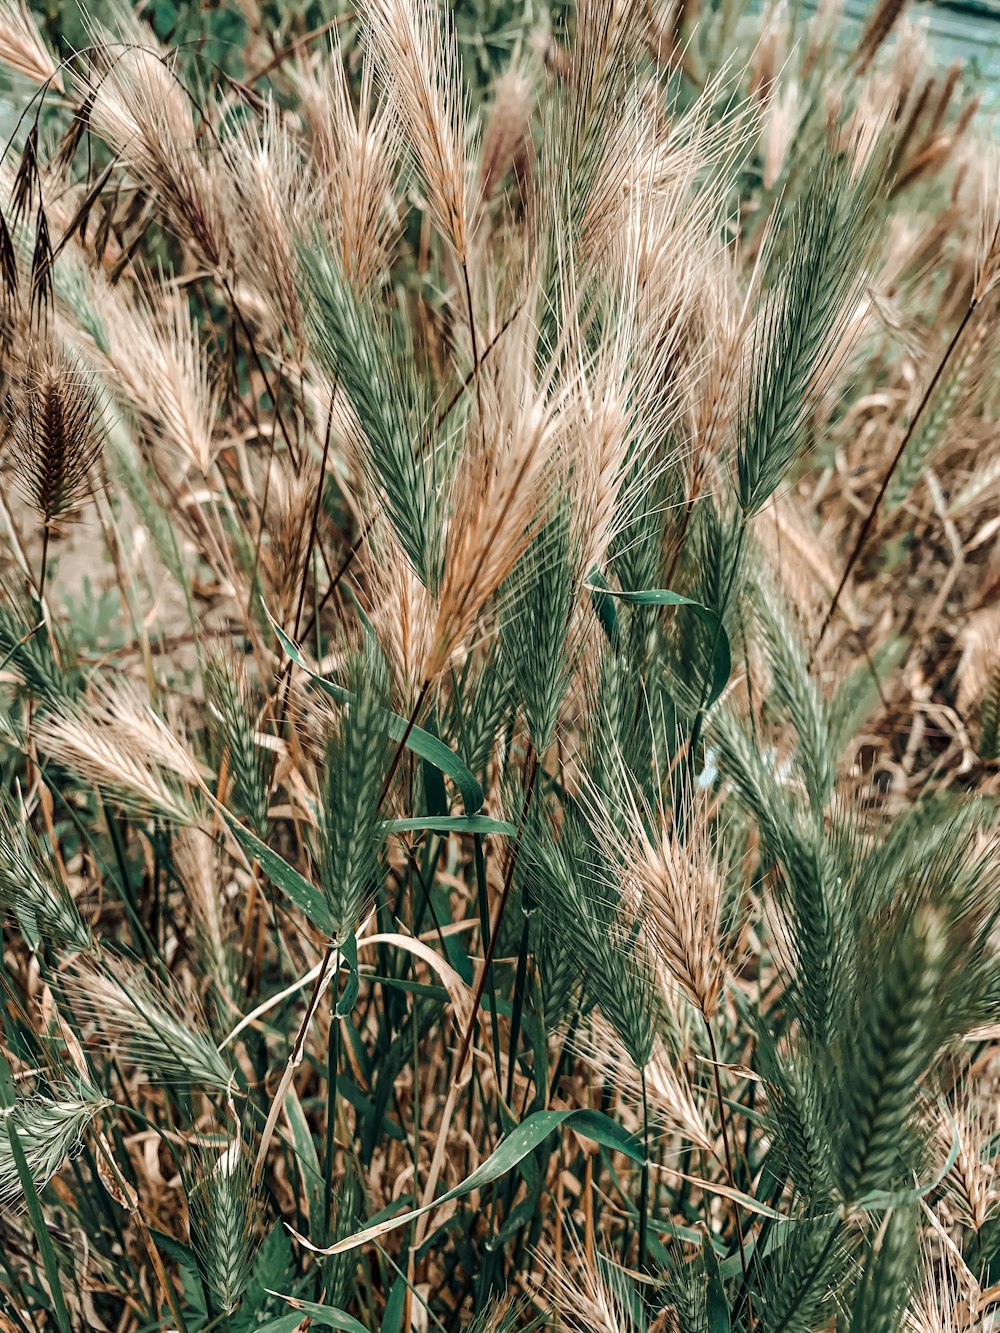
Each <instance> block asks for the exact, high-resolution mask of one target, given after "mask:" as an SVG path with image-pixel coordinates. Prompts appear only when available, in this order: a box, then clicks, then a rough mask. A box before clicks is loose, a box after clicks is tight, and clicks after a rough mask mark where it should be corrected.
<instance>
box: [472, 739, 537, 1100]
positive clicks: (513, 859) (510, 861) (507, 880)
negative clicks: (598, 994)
mask: <svg viewBox="0 0 1000 1333" xmlns="http://www.w3.org/2000/svg"><path fill="white" fill-rule="evenodd" d="M530 762H531V774H530V776H529V778H528V785H527V788H526V789H525V793H524V803H523V804H522V806H521V818H520V819H519V821H518V825H517V834H516V836H515V838H514V846H513V848H512V849H511V853H510V856H509V857H508V858H507V867H506V869H505V871H504V879H503V890H502V892H501V894H500V906H499V907H498V908H497V919H496V924H495V925H494V926H493V934H492V935H491V937H490V942H489V946H488V947H487V950H486V957H485V958H484V959H483V969H482V971H481V972H480V974H479V981H478V983H477V985H476V993H475V995H474V996H473V999H472V1013H471V1014H470V1015H469V1021H468V1023H467V1024H466V1028H465V1033H464V1035H463V1037H462V1045H461V1047H460V1048H459V1052H458V1060H457V1061H456V1064H455V1078H456V1079H458V1078H461V1076H462V1071H463V1069H464V1068H465V1060H466V1056H467V1055H468V1054H469V1047H470V1045H471V1044H472V1034H473V1032H474V1031H475V1030H476V1021H477V1017H478V1014H479V1006H480V1004H482V1001H483V992H484V991H485V990H486V980H487V977H488V976H489V974H490V970H491V969H492V967H493V955H494V953H495V952H496V947H497V940H498V939H499V938H500V926H501V924H502V922H503V915H504V912H505V911H506V910H507V900H508V898H509V897H510V886H511V884H512V883H513V882H514V867H515V865H516V864H517V856H518V852H519V851H520V850H521V839H522V838H523V836H524V825H525V821H526V819H527V815H528V806H529V805H530V804H531V798H532V796H533V795H534V791H535V783H536V781H537V779H538V755H537V754H536V753H535V752H534V750H532V755H531V761H530Z"/></svg>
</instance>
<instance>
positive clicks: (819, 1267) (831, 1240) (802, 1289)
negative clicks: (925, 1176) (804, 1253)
mask: <svg viewBox="0 0 1000 1333" xmlns="http://www.w3.org/2000/svg"><path fill="white" fill-rule="evenodd" d="M839 1235H840V1225H839V1223H838V1224H837V1225H836V1226H835V1227H834V1228H833V1230H832V1231H831V1232H830V1234H829V1236H828V1237H827V1238H826V1243H825V1244H824V1246H823V1248H822V1250H820V1252H819V1254H818V1255H817V1256H816V1262H815V1263H814V1264H813V1266H812V1269H811V1270H810V1273H809V1277H808V1279H807V1280H806V1281H805V1282H803V1283H802V1284H801V1285H800V1286H799V1290H798V1292H797V1293H796V1295H795V1298H794V1300H793V1301H792V1304H791V1305H790V1306H789V1307H788V1309H787V1310H786V1311H785V1314H784V1318H783V1319H782V1321H781V1323H780V1324H776V1325H775V1328H774V1333H784V1330H785V1329H786V1328H788V1326H789V1324H790V1323H791V1322H792V1318H793V1316H794V1315H795V1314H796V1312H797V1311H798V1308H799V1306H800V1305H801V1304H802V1300H803V1297H804V1296H805V1295H806V1293H807V1292H809V1291H810V1290H811V1288H812V1285H813V1283H814V1282H815V1281H816V1279H817V1277H818V1276H819V1275H820V1273H821V1272H822V1271H823V1265H824V1264H825V1263H826V1261H827V1259H829V1257H830V1251H831V1250H832V1249H833V1247H834V1245H835V1244H836V1241H837V1237H838V1236H839ZM747 1300H748V1301H749V1290H748V1292H747Z"/></svg>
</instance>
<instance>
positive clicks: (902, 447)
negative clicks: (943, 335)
mask: <svg viewBox="0 0 1000 1333" xmlns="http://www.w3.org/2000/svg"><path fill="white" fill-rule="evenodd" d="M975 310H976V301H975V300H973V301H972V302H970V304H969V308H968V310H966V312H965V314H964V315H963V316H962V320H961V322H960V324H959V326H958V328H957V329H956V330H955V332H954V334H953V335H952V338H951V342H950V343H949V344H948V346H947V348H946V349H945V353H944V356H943V357H942V358H941V360H940V361H939V362H938V364H937V369H936V370H935V371H934V374H933V375H932V376H931V378H930V382H929V383H928V385H927V388H926V389H925V390H924V395H923V397H922V398H921V400H920V402H919V404H918V405H917V410H916V411H915V412H914V414H913V416H912V418H911V420H910V424H909V426H907V428H906V432H905V433H904V435H903V438H902V440H901V441H900V442H899V447H898V449H897V450H896V452H895V454H894V455H893V459H892V462H891V463H890V464H889V467H888V469H887V471H886V474H885V476H884V477H883V478H882V484H881V486H879V488H878V494H877V495H876V496H875V499H874V500H873V501H872V504H871V508H870V509H869V510H868V513H867V514H866V515H865V521H864V522H863V523H862V524H861V531H860V532H859V533H858V536H857V540H856V541H855V543H854V546H853V547H852V549H851V554H850V555H849V556H848V557H847V564H846V565H845V566H844V572H843V573H842V574H841V576H840V582H839V583H838V584H837V591H836V592H835V593H834V594H833V601H832V602H831V603H830V606H829V609H828V610H827V613H826V616H825V617H824V620H823V624H822V625H821V626H820V631H819V634H818V635H817V636H816V642H815V643H814V644H813V647H812V651H811V652H810V654H809V665H810V667H811V666H812V663H813V660H814V659H815V656H816V653H817V652H818V651H819V646H820V644H821V643H822V642H823V639H824V638H825V636H826V632H827V630H828V629H829V628H830V625H831V623H832V621H833V617H834V616H835V615H836V614H837V607H838V606H839V605H840V599H841V597H842V596H843V594H844V589H845V588H846V587H847V580H848V579H849V578H850V577H851V573H852V572H853V570H854V566H855V565H856V564H857V563H858V560H859V559H860V558H861V554H862V552H863V551H864V549H865V546H866V545H867V543H868V539H869V537H870V536H871V535H872V532H873V531H874V528H875V523H876V520H877V519H878V514H879V510H880V509H881V506H882V501H883V500H884V499H885V494H886V491H887V490H888V489H889V483H890V482H891V481H892V478H893V476H894V475H895V472H896V469H897V468H898V467H899V464H900V463H901V462H902V459H903V455H904V454H905V453H906V449H907V446H908V445H909V443H910V441H911V440H912V439H913V433H914V431H915V430H916V428H917V425H918V423H919V421H920V418H921V417H922V416H923V414H924V411H925V409H926V407H927V404H928V403H929V402H930V400H931V395H932V394H933V393H934V390H935V389H936V388H937V386H938V381H939V380H940V379H941V376H942V375H943V374H944V372H945V368H946V367H947V365H948V362H949V361H950V360H951V358H952V355H953V354H954V351H955V348H956V347H957V346H958V344H959V342H960V341H961V337H962V334H963V333H964V332H965V330H966V328H967V327H968V324H969V320H970V319H971V318H972V316H973V314H974V313H975Z"/></svg>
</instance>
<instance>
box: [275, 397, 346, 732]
mask: <svg viewBox="0 0 1000 1333" xmlns="http://www.w3.org/2000/svg"><path fill="white" fill-rule="evenodd" d="M335 394H336V390H334V391H333V393H331V394H330V407H329V410H328V411H327V414H326V434H325V436H324V437H323V461H322V462H321V463H320V468H319V481H318V482H317V483H316V499H315V501H314V502H313V509H312V515H311V517H310V520H309V540H308V542H307V544H306V558H305V560H304V561H303V564H302V583H301V584H300V585H299V601H298V605H297V606H296V608H295V628H294V629H293V630H292V638H293V639H294V640H295V641H296V642H298V637H299V626H300V625H301V623H302V610H303V608H304V606H305V603H306V588H307V586H308V584H309V566H310V565H311V564H312V555H313V548H314V547H315V545H316V529H317V526H318V524H319V511H320V506H321V504H322V502H323V484H324V482H325V481H326V464H327V460H328V458H329V456H330V435H331V433H332V427H333V400H334V396H335ZM291 688H292V673H291V671H289V673H288V675H287V677H286V679H285V693H284V697H283V699H282V701H281V715H280V717H279V718H278V726H279V727H280V726H281V724H282V723H283V722H284V719H285V716H286V714H287V712H288V692H289V690H290V689H291Z"/></svg>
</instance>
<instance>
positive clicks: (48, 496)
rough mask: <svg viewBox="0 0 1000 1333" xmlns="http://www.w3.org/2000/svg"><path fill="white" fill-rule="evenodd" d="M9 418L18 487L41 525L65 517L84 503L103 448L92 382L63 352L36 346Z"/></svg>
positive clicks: (98, 401) (99, 403)
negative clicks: (40, 519)
mask: <svg viewBox="0 0 1000 1333" xmlns="http://www.w3.org/2000/svg"><path fill="white" fill-rule="evenodd" d="M11 415H12V419H13V428H12V432H11V458H12V462H13V465H14V475H15V478H16V481H17V484H18V488H19V489H20V491H21V493H22V494H23V496H24V498H25V500H27V502H28V503H29V504H30V505H32V507H33V508H34V509H35V510H36V511H37V512H38V514H39V516H40V517H41V518H42V519H43V520H44V521H45V523H46V524H51V523H52V522H54V520H56V519H59V518H65V517H67V516H68V515H70V514H72V513H73V511H74V510H76V509H79V507H80V506H81V504H82V503H83V501H84V500H85V498H86V496H87V494H88V491H89V489H90V470H91V468H92V467H93V465H94V464H95V463H96V462H97V459H98V458H99V457H100V453H101V449H102V447H103V444H104V437H105V429H106V428H105V420H104V404H103V403H102V401H101V397H100V394H99V393H98V390H97V387H96V385H95V383H94V381H93V379H92V378H91V376H90V375H88V374H87V373H86V371H84V370H83V368H82V367H81V366H80V364H79V363H78V362H77V361H76V359H75V358H74V357H73V356H72V355H71V354H70V353H69V352H67V351H66V350H65V349H64V348H61V347H56V346H55V345H53V344H42V345H38V346H36V347H34V348H33V349H32V350H31V351H30V352H29V354H28V357H27V360H26V364H25V367H24V375H23V378H22V383H21V386H20V390H19V392H18V393H17V395H16V397H15V398H14V401H13V403H12V405H11Z"/></svg>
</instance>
